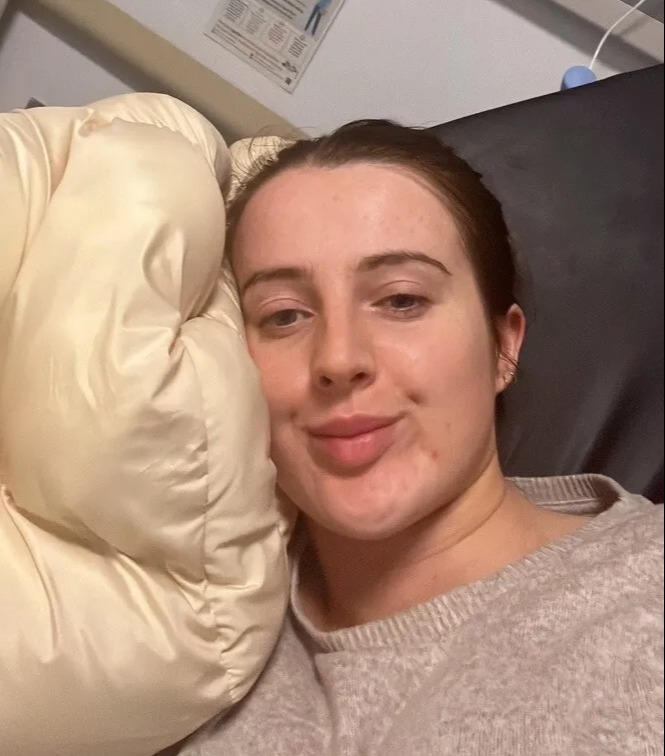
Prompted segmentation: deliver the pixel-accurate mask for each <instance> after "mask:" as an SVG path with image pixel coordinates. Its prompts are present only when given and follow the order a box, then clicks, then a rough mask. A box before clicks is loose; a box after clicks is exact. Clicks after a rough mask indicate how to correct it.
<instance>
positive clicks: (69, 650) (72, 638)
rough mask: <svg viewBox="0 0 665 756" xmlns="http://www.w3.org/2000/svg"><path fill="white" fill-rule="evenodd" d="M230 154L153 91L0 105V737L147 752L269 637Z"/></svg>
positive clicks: (278, 593) (271, 581)
mask: <svg viewBox="0 0 665 756" xmlns="http://www.w3.org/2000/svg"><path fill="white" fill-rule="evenodd" d="M229 170H230V160H229V156H228V151H227V148H226V146H225V144H224V142H223V141H222V139H221V137H220V136H219V135H218V134H217V133H216V132H215V130H214V129H213V128H212V127H211V126H210V124H208V123H207V122H206V121H205V120H204V119H203V118H201V117H200V116H199V115H198V114H196V113H195V112H194V111H192V110H191V109H190V108H188V107H187V106H185V105H183V104H181V103H179V102H177V101H174V100H172V99H170V98H167V97H164V96H158V95H131V96H124V97H119V98H113V99H110V100H106V101H103V102H100V103H97V104H95V105H93V106H91V107H87V108H44V109H36V110H30V111H19V112H14V113H9V114H5V115H0V381H1V382H0V481H1V485H0V607H1V609H2V619H1V621H0V753H2V754H21V755H22V756H34V755H37V754H38V755H39V756H44V755H46V754H47V755H48V756H56V755H62V756H65V754H66V756H77V755H78V754H81V755H83V754H85V756H91V755H94V756H97V755H100V756H113V755H115V754H122V756H131V755H132V754H153V753H155V752H156V751H158V750H160V749H161V748H164V747H165V746H167V745H169V744H170V743H173V742H175V741H177V740H178V739H180V738H181V737H183V736H184V735H186V734H188V733H189V732H191V731H193V730H194V729H196V728H197V727H198V726H199V725H201V724H202V723H203V722H205V721H206V720H207V719H209V718H210V717H211V716H213V715H214V714H216V713H217V712H219V711H220V710H222V709H224V708H225V707H227V706H229V705H230V704H231V703H232V702H235V701H237V700H239V699H240V698H241V697H242V696H243V695H244V694H245V693H246V691H247V690H248V688H249V687H250V686H251V684H252V682H253V681H254V680H255V679H256V677H257V675H258V674H259V673H260V671H261V669H262V667H263V664H264V663H265V660H266V658H267V656H268V654H269V653H270V651H271V649H272V646H273V644H274V641H275V638H276V635H277V632H278V630H279V626H280V623H281V620H282V617H283V613H284V609H285V604H286V586H287V561H286V556H285V540H286V528H287V526H286V521H285V519H284V518H283V517H282V516H281V515H280V514H279V513H278V510H277V507H276V505H275V502H274V493H273V483H274V479H273V468H272V465H271V463H270V461H269V459H268V426H267V418H266V411H265V407H264V403H263V399H262V396H261V392H260V387H259V381H258V377H257V375H256V372H255V369H254V367H253V365H252V363H251V361H250V359H249V356H248V354H247V351H246V348H245V345H244V341H243V334H242V322H241V318H240V312H239V307H238V301H237V296H236V292H235V290H234V287H233V284H232V281H231V279H230V277H229V276H228V274H227V273H226V272H225V271H224V269H223V260H222V257H223V248H224V227H225V214H224V204H223V199H222V194H221V192H220V186H221V185H223V184H224V183H225V182H227V180H228V173H229ZM220 270H221V273H220Z"/></svg>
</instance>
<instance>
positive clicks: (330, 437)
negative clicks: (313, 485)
mask: <svg viewBox="0 0 665 756" xmlns="http://www.w3.org/2000/svg"><path fill="white" fill-rule="evenodd" d="M398 420H399V418H369V417H354V418H349V419H348V420H337V421H333V422H331V423H329V424H328V425H326V426H324V427H323V428H322V429H319V430H315V431H314V432H312V433H311V434H310V438H311V443H312V447H313V450H314V452H315V455H316V457H318V459H319V460H320V461H321V462H322V463H323V464H324V465H325V466H328V467H332V468H333V469H335V470H337V471H340V472H347V473H350V472H354V471H358V470H360V469H362V468H366V467H369V466H370V465H373V464H374V463H375V462H377V461H378V460H379V459H380V458H381V457H382V456H383V454H385V452H386V451H387V450H388V448H389V447H390V446H391V445H392V444H393V442H394V440H395V436H396V431H397V423H398Z"/></svg>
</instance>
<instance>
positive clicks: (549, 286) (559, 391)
mask: <svg viewBox="0 0 665 756" xmlns="http://www.w3.org/2000/svg"><path fill="white" fill-rule="evenodd" d="M435 131H436V133H437V135H438V136H439V137H440V138H441V140H442V141H444V142H446V143H447V144H450V145H451V146H453V147H454V148H456V150H457V151H458V152H459V153H460V154H461V155H462V156H463V157H465V158H466V159H468V160H469V162H470V163H471V164H472V165H473V166H474V167H476V168H477V169H478V170H479V171H480V172H481V173H482V174H483V175H484V177H485V182H486V184H487V185H488V186H489V188H490V189H492V190H493V191H494V192H495V193H496V195H497V196H498V197H499V199H500V200H501V201H502V202H503V205H504V208H505V212H506V218H507V221H508V225H509V227H510V229H511V232H512V234H513V236H514V238H515V243H516V246H517V250H518V255H519V257H520V266H521V267H522V269H523V272H524V279H525V287H524V292H523V300H524V301H523V304H524V305H525V309H526V311H527V316H528V317H529V320H530V327H529V330H528V334H527V340H526V343H525V347H524V351H523V354H522V360H521V365H520V372H519V379H518V383H517V384H516V385H515V386H514V387H513V388H511V389H510V390H509V391H508V392H507V393H506V395H505V397H504V400H503V402H502V406H501V411H500V417H499V446H500V452H501V457H502V460H503V463H504V466H505V470H506V472H507V473H508V474H510V475H527V476H528V475H555V474H570V473H579V472H598V473H604V474H606V475H609V476H611V477H613V478H615V479H616V480H618V481H619V482H620V483H621V484H622V485H624V486H625V487H626V488H628V489H630V490H631V491H634V492H636V493H643V494H645V495H646V496H648V497H649V498H651V499H652V500H654V501H662V499H663V67H662V66H656V67H654V68H649V69H645V70H643V71H637V72H633V73H630V74H624V75H621V76H616V77H613V78H611V79H606V80H604V81H602V82H598V83H596V84H591V85H588V86H585V87H580V88H578V89H574V90H570V91H568V92H563V93H557V94H554V95H548V96H546V97H541V98H538V99H536V100H531V101H528V102H523V103H519V104H517V105H511V106H508V107H505V108H501V109H499V110H495V111H491V112H488V113H482V114H479V115H475V116H471V117H469V118H465V119H462V120H459V121H455V122H453V123H449V124H445V125H443V126H438V127H436V129H435Z"/></svg>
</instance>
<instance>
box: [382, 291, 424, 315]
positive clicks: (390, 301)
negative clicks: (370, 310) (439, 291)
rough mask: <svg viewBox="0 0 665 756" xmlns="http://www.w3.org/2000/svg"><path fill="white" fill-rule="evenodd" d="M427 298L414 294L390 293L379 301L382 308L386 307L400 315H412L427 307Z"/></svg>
mask: <svg viewBox="0 0 665 756" xmlns="http://www.w3.org/2000/svg"><path fill="white" fill-rule="evenodd" d="M427 304H428V300H427V298H426V297H421V296H418V295H416V294H392V295H391V296H389V297H386V298H385V299H382V300H381V301H380V302H379V305H380V306H381V307H383V308H387V309H388V310H391V311H393V312H395V313H398V314H400V315H414V314H417V313H419V312H422V310H424V309H425V308H426V307H427Z"/></svg>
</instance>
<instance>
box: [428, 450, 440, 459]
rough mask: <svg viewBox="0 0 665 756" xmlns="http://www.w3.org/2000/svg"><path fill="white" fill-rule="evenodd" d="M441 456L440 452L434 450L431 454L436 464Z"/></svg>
mask: <svg viewBox="0 0 665 756" xmlns="http://www.w3.org/2000/svg"><path fill="white" fill-rule="evenodd" d="M439 456H440V455H439V452H438V451H437V450H436V449H433V450H432V451H431V452H430V457H431V458H432V460H433V461H434V462H436V461H437V460H438V459H439Z"/></svg>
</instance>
